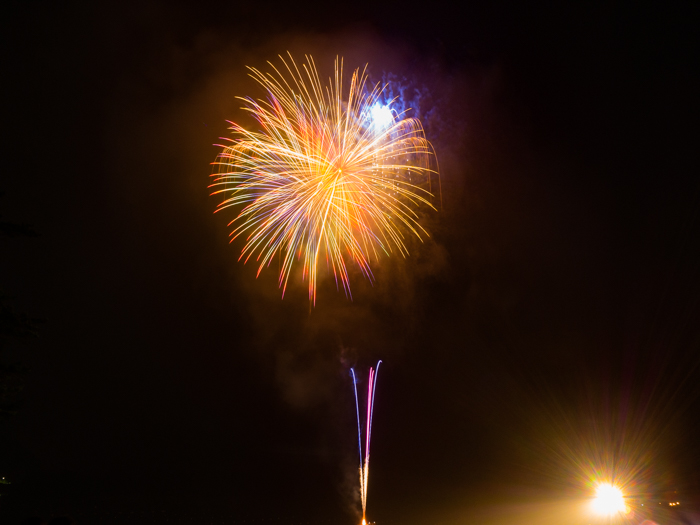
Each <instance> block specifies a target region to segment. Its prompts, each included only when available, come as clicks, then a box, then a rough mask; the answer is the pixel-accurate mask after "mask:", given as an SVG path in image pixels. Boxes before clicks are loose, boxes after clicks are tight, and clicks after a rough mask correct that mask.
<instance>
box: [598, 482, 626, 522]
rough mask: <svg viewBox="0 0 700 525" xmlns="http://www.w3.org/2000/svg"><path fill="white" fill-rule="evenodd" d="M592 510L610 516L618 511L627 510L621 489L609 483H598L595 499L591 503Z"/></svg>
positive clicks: (624, 511)
mask: <svg viewBox="0 0 700 525" xmlns="http://www.w3.org/2000/svg"><path fill="white" fill-rule="evenodd" d="M592 506H593V510H594V511H595V512H596V513H597V514H602V515H606V516H612V515H613V514H617V513H618V512H623V513H626V512H627V506H626V505H625V498H624V496H623V495H622V491H621V490H620V489H618V488H617V487H613V486H612V485H609V484H602V485H598V490H597V491H596V496H595V499H594V500H593V503H592Z"/></svg>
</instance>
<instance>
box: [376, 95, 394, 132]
mask: <svg viewBox="0 0 700 525" xmlns="http://www.w3.org/2000/svg"><path fill="white" fill-rule="evenodd" d="M370 111H371V112H372V123H373V124H374V127H375V129H377V130H383V129H386V128H388V127H389V126H391V125H392V124H393V123H394V115H393V113H392V112H391V109H389V106H383V105H382V104H380V103H379V102H377V103H375V104H374V106H372V109H371V110H370Z"/></svg>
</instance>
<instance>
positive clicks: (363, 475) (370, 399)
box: [350, 361, 382, 525]
mask: <svg viewBox="0 0 700 525" xmlns="http://www.w3.org/2000/svg"><path fill="white" fill-rule="evenodd" d="M381 363H382V362H381V361H378V362H377V368H376V370H375V369H374V368H370V369H369V381H368V385H367V424H366V426H365V454H364V457H363V455H362V429H361V427H360V403H359V402H358V399H357V377H356V376H355V370H354V369H352V368H351V369H350V372H351V373H352V384H353V388H354V392H355V410H356V411H357V443H358V448H359V452H360V500H361V501H362V524H363V525H365V523H366V521H365V516H366V511H367V481H368V478H369V445H370V440H371V438H372V415H373V414H374V392H375V389H376V386H377V373H378V372H379V365H380V364H381Z"/></svg>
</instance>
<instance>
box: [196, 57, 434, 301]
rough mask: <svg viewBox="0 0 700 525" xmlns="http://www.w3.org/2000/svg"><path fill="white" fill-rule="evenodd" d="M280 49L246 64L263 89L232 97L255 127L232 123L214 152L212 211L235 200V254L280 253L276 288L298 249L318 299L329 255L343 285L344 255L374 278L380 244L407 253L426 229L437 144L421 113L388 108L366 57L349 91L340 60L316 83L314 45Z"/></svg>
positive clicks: (268, 259)
mask: <svg viewBox="0 0 700 525" xmlns="http://www.w3.org/2000/svg"><path fill="white" fill-rule="evenodd" d="M280 58H281V61H282V66H281V67H280V68H279V69H278V68H277V67H275V66H274V65H273V64H272V63H270V67H271V68H272V73H263V72H261V71H259V70H257V69H255V68H249V70H250V76H251V77H252V78H253V79H255V80H256V81H257V82H258V83H259V84H260V85H261V86H262V88H263V89H264V90H265V91H266V98H265V99H260V100H253V99H251V98H241V99H240V100H243V102H244V103H245V107H244V108H243V109H244V110H246V111H247V112H248V113H249V114H250V115H251V116H252V117H253V118H254V119H255V120H256V121H257V124H258V127H259V129H258V130H255V131H251V130H249V129H246V128H244V127H242V126H240V125H239V124H236V123H233V122H231V123H230V124H231V127H230V129H231V130H232V131H233V137H232V138H229V139H224V140H227V141H228V142H227V143H226V144H225V145H222V146H221V147H222V148H223V149H222V151H221V153H219V155H218V156H217V158H216V161H215V162H214V163H213V164H214V166H215V169H214V173H213V175H212V177H213V182H212V184H211V186H210V188H212V195H214V194H216V195H221V196H223V201H222V202H221V203H219V205H218V207H217V210H216V211H222V210H225V209H227V208H229V207H234V208H235V209H237V210H238V215H237V216H236V217H235V218H234V219H233V220H232V221H231V222H230V223H229V226H231V227H232V231H231V241H233V240H234V239H236V238H237V237H242V238H243V239H244V243H245V244H244V246H243V249H242V252H241V255H240V257H239V260H240V259H243V260H244V262H247V261H248V260H249V259H250V258H251V257H254V259H255V261H256V264H257V266H258V272H257V274H258V275H259V274H260V272H261V271H262V269H263V268H264V267H265V266H269V265H270V264H271V263H272V262H273V260H274V259H278V263H277V264H278V267H279V278H278V282H279V286H280V288H282V295H283V296H284V292H285V290H286V287H287V283H288V281H289V276H290V273H291V270H292V266H293V265H294V263H295V261H297V262H298V263H300V264H301V265H302V278H304V279H306V278H308V280H309V299H310V300H311V301H313V303H314V304H315V302H316V286H317V282H318V267H319V259H321V261H323V259H324V258H325V263H326V267H327V268H328V270H329V271H332V272H333V276H334V277H335V281H336V286H337V287H339V286H342V287H343V289H344V291H345V293H346V295H348V296H349V297H351V294H350V281H349V273H348V262H349V261H351V260H352V261H354V263H355V264H357V266H358V267H359V269H360V271H361V272H362V273H363V274H364V275H365V276H366V277H367V278H368V279H370V280H372V279H373V277H372V271H371V269H370V262H371V261H372V260H373V259H374V260H376V259H377V258H378V257H379V254H380V253H382V252H383V253H385V254H387V255H388V254H390V253H392V252H394V251H396V252H398V253H399V254H401V255H402V256H404V257H405V256H406V255H407V254H408V250H407V248H406V245H405V243H404V240H405V235H406V234H407V233H408V234H412V235H415V236H417V237H418V238H419V239H421V238H422V236H423V235H427V232H426V231H425V230H424V229H423V228H422V227H421V226H420V224H419V221H418V218H419V217H418V214H417V212H416V210H417V208H419V207H420V206H427V207H430V208H434V206H433V204H432V199H433V194H432V190H433V188H432V185H433V180H432V178H433V176H434V175H437V167H436V166H437V163H436V160H435V157H434V153H433V149H432V146H431V145H430V143H429V142H428V141H427V140H426V138H425V133H424V132H423V127H422V126H421V123H420V121H418V120H417V119H415V118H407V117H406V115H405V114H404V113H401V114H397V113H396V112H395V111H393V110H392V109H391V104H392V103H393V102H395V101H396V100H395V99H394V100H392V101H389V102H388V103H382V101H383V91H384V87H385V86H382V85H380V84H376V85H375V86H373V87H372V86H370V85H369V83H368V77H367V73H366V67H365V70H363V71H360V70H359V69H356V70H355V71H354V72H353V73H352V76H351V78H350V82H349V89H348V90H347V93H345V92H344V86H345V83H344V80H343V65H342V60H336V63H335V75H334V78H333V79H329V82H328V84H325V85H324V84H323V83H322V82H321V79H320V77H319V74H318V71H317V69H316V65H315V63H314V61H313V59H312V58H311V57H309V56H307V57H306V63H303V64H301V67H299V66H298V65H297V64H296V63H295V62H294V60H293V59H292V58H291V56H290V57H289V60H288V61H287V60H285V59H284V58H282V57H280ZM437 182H439V179H438V181H437Z"/></svg>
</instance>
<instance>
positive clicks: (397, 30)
mask: <svg viewBox="0 0 700 525" xmlns="http://www.w3.org/2000/svg"><path fill="white" fill-rule="evenodd" d="M522 4H523V5H518V6H514V5H510V4H506V3H492V2H483V3H481V4H477V3H474V2H468V3H465V4H462V5H461V6H460V7H459V8H457V7H454V6H453V7H448V6H447V5H446V4H444V5H443V4H438V3H431V2H426V3H424V4H422V5H417V4H410V3H391V2H387V3H374V4H372V3H367V4H360V3H355V4H353V3H320V2H318V3H295V2H288V3H279V4H271V3H264V2H259V3H256V2H248V3H245V4H244V3H242V2H236V1H231V2H220V3H214V2H197V3H194V2H193V3H192V4H186V3H173V4H167V3H158V2H151V1H149V2H143V3H129V2H126V3H125V2H97V3H88V2H85V3H76V2H73V3H71V2H62V3H57V2H54V3H50V2H6V3H4V5H3V7H2V15H1V16H0V20H1V22H0V24H1V26H2V30H1V31H0V38H1V39H2V46H1V52H2V83H1V84H2V91H3V93H2V95H3V96H2V101H3V104H2V106H3V114H2V134H3V136H2V143H1V144H2V163H1V164H0V169H1V173H2V176H1V182H0V190H1V191H3V192H4V194H3V196H2V197H1V198H0V213H1V214H2V221H9V222H12V223H14V224H23V223H24V224H29V225H31V227H32V228H33V229H34V230H35V231H36V232H37V233H38V234H39V236H38V237H32V236H25V235H15V236H9V235H4V236H2V237H1V238H0V242H1V243H2V244H1V245H2V258H1V264H2V273H1V279H0V286H1V287H2V291H3V295H4V296H5V299H4V301H5V304H6V305H7V307H8V308H9V307H11V308H13V311H14V312H19V313H24V314H26V315H27V316H29V317H30V318H35V319H40V320H42V321H41V322H33V325H35V326H36V327H37V330H38V337H36V338H33V337H26V338H24V337H21V338H17V337H12V338H8V339H7V340H6V341H5V343H4V346H3V354H4V355H3V356H0V357H2V359H4V360H5V362H14V361H16V360H19V361H21V363H22V364H23V365H24V366H26V367H27V368H28V369H29V371H28V373H27V375H26V377H25V379H24V380H23V384H24V389H23V393H22V396H21V398H22V403H21V405H20V406H19V408H18V410H17V414H16V415H14V416H12V417H9V418H7V419H6V420H5V421H3V422H2V423H1V425H2V426H1V427H0V476H5V478H6V479H7V480H9V481H11V483H12V484H11V485H0V487H6V489H5V490H1V491H0V492H1V493H2V496H0V522H2V523H8V524H11V523H16V524H19V523H20V521H21V520H23V519H25V518H28V517H31V516H39V517H42V518H43V519H44V520H46V521H48V520H49V519H51V518H52V517H57V516H70V517H72V519H74V520H75V521H76V522H77V523H81V524H86V523H115V524H116V523H135V524H141V523H143V524H151V523H175V524H177V523H202V524H206V523H241V524H266V523H285V524H290V525H291V524H297V525H303V524H308V525H316V524H318V525H321V524H330V523H333V524H335V523H339V524H346V525H351V524H356V523H357V519H358V518H357V507H358V505H357V501H356V500H354V499H353V491H354V490H356V486H355V483H356V482H355V477H356V471H355V470H354V468H355V448H354V447H355V444H356V436H355V433H354V432H355V427H354V419H353V418H354V412H353V410H354V406H353V401H352V398H351V391H350V382H349V381H350V380H349V377H348V375H347V373H348V367H349V366H352V365H356V366H358V367H360V369H362V370H366V368H367V367H369V366H370V365H373V364H374V363H375V362H376V360H377V359H380V358H381V359H384V364H383V365H382V367H383V368H382V369H381V372H380V377H379V386H378V390H377V399H376V411H375V424H374V432H373V447H372V453H373V454H372V470H371V475H370V484H369V503H368V518H369V519H371V520H372V521H374V520H376V521H377V523H378V524H379V525H397V524H401V525H412V524H418V523H425V522H431V523H438V524H445V525H450V524H458V523H460V524H461V523H490V524H499V525H500V524H510V523H533V524H535V523H537V524H543V523H551V524H552V525H555V524H561V523H588V521H586V520H587V519H588V518H587V517H584V516H583V512H582V511H581V507H580V505H581V502H582V501H583V500H585V499H586V498H588V497H590V495H591V481H592V478H591V477H590V476H591V473H592V472H594V471H595V470H597V471H599V472H601V473H602V475H605V473H606V472H616V473H617V475H618V476H619V477H623V478H624V477H625V476H628V477H629V479H628V481H629V482H630V483H631V486H632V487H633V489H634V490H635V491H637V492H639V493H653V494H659V493H663V492H665V491H671V490H677V491H678V493H679V494H681V495H682V498H684V499H683V501H684V502H685V501H688V502H692V501H693V500H697V498H698V494H700V474H698V473H699V472H700V367H699V365H700V242H699V240H700V211H699V210H700V177H699V176H698V173H700V172H699V170H698V160H700V159H699V158H698V157H699V155H698V137H699V134H698V131H697V129H698V116H699V115H698V102H697V94H698V88H699V87H700V86H698V82H697V79H696V75H697V69H698V63H700V62H699V58H700V57H699V56H698V52H697V51H698V48H697V43H696V38H697V37H696V33H697V27H698V23H699V22H700V17H699V16H698V14H699V13H698V7H697V5H698V4H697V3H696V2H688V3H681V2H678V3H669V4H670V5H662V3H661V2H658V3H657V5H655V6H654V5H653V4H642V3H629V4H627V5H624V4H618V5H616V6H614V5H612V4H611V3H610V4H608V3H601V4H590V5H586V6H583V5H577V4H570V3H566V2H563V3H552V4H539V5H537V6H533V5H530V3H528V2H523V3H522ZM287 50H289V51H291V52H292V53H293V54H294V56H295V57H297V58H301V57H303V54H304V53H309V54H312V55H313V56H314V58H315V59H316V63H317V64H318V65H319V68H320V69H321V70H322V72H323V73H324V74H325V75H326V76H327V75H328V74H329V72H330V68H331V67H332V60H333V58H334V57H335V56H336V55H341V56H343V57H344V58H345V65H346V70H347V69H349V68H354V67H358V66H362V65H364V63H366V62H368V63H369V64H370V68H371V73H372V74H373V76H374V78H381V76H382V74H385V73H392V74H394V75H395V77H394V78H396V79H400V80H401V81H402V82H403V83H404V84H405V85H409V86H412V89H413V88H414V87H415V88H416V89H419V90H420V92H421V94H422V95H421V98H420V100H419V101H417V104H418V103H419V104H418V105H417V106H416V109H418V110H420V111H421V114H422V115H424V117H425V118H424V122H425V124H426V130H427V133H428V138H429V139H430V140H431V141H432V142H433V144H434V146H435V149H436V151H437V155H438V158H439V160H440V163H441V171H442V185H443V199H444V206H443V209H442V210H441V211H439V212H437V213H433V214H427V215H426V217H425V219H424V220H425V221H426V224H427V226H428V228H429V229H430V231H431V233H432V235H433V236H432V238H431V239H430V240H429V241H427V242H426V243H425V244H423V245H418V243H414V244H415V245H411V250H412V255H411V257H410V258H408V259H406V260H399V259H398V258H392V259H384V260H382V261H381V263H380V264H379V266H378V267H377V273H376V276H377V282H376V283H375V285H374V287H371V286H370V285H369V284H368V283H367V282H366V281H363V280H362V278H361V277H360V276H359V275H353V281H352V284H353V293H354V300H353V301H352V302H350V301H348V300H346V298H345V296H344V295H343V294H342V293H336V292H335V290H334V287H333V286H331V284H330V283H329V282H325V283H323V284H322V285H321V286H320V289H319V301H318V304H317V306H316V308H315V309H314V310H313V311H311V312H310V313H309V307H308V300H307V298H306V295H305V288H304V284H303V283H298V284H297V285H295V286H293V287H292V289H291V291H290V293H289V294H288V296H287V297H285V299H284V301H281V300H280V293H279V291H278V290H277V288H276V282H275V274H274V272H267V273H264V274H263V275H262V276H261V277H260V278H259V279H258V280H255V279H254V268H253V267H252V266H251V265H248V266H243V265H242V264H240V263H237V262H236V259H237V257H238V253H239V250H240V245H236V244H235V243H234V245H233V246H230V245H229V244H228V242H227V241H228V239H227V227H226V223H227V222H228V220H230V219H232V218H233V217H232V216H231V215H229V216H227V217H224V216H223V215H220V214H217V215H213V213H212V212H213V210H214V207H215V205H216V202H217V201H216V199H214V198H212V197H209V195H208V190H207V185H208V183H209V182H208V176H209V174H210V166H209V163H210V162H211V161H212V160H213V159H214V157H215V155H216V153H217V148H215V147H214V146H212V144H214V143H216V142H218V137H220V136H222V135H225V134H226V133H227V131H226V127H227V125H226V122H225V120H226V119H231V120H235V119H238V118H240V112H239V111H238V109H237V108H238V107H239V105H240V104H239V103H238V102H237V101H236V100H235V99H234V96H236V95H248V94H251V95H259V94H260V92H259V91H257V90H256V88H255V87H254V86H253V84H252V83H251V82H250V81H249V80H248V79H247V78H246V76H245V69H244V66H245V65H252V66H256V67H259V68H264V67H265V62H266V60H272V61H274V60H275V57H276V56H277V54H279V53H284V52H285V51H287ZM6 230H7V231H10V230H12V228H11V227H8V228H6ZM13 231H14V230H13ZM298 280H300V279H298ZM4 311H5V310H4ZM679 497H681V496H679ZM353 509H354V510H353Z"/></svg>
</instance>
